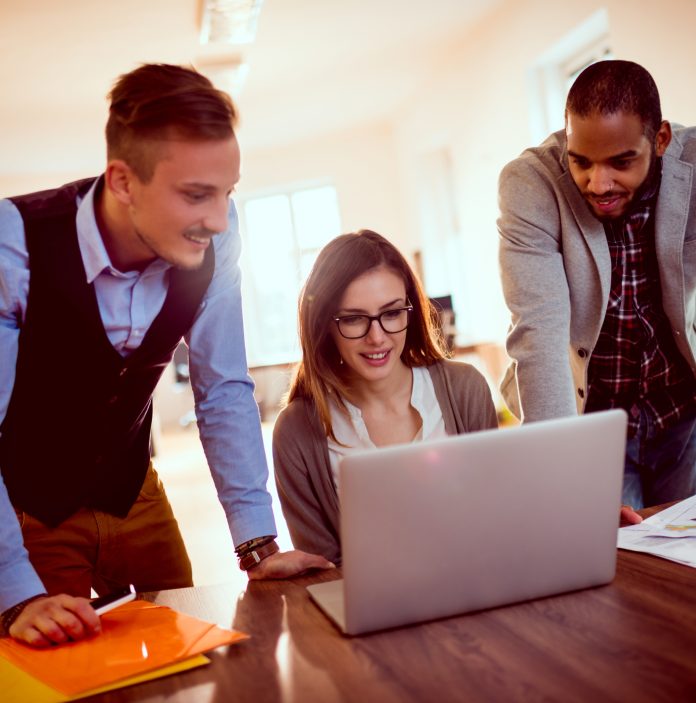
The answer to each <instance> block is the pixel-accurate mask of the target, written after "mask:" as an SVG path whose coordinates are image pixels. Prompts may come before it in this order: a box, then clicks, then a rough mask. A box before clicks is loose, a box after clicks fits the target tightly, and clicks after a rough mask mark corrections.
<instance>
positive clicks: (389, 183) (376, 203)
mask: <svg viewBox="0 0 696 703" xmlns="http://www.w3.org/2000/svg"><path fill="white" fill-rule="evenodd" d="M241 148H242V178H241V181H240V184H239V187H238V189H237V190H238V193H239V196H240V198H243V197H248V196H250V195H254V194H257V193H262V192H264V191H265V190H273V189H275V188H280V187H284V186H287V185H292V184H298V185H302V184H304V183H308V184H311V183H314V182H324V181H329V182H331V183H333V185H334V186H335V187H336V190H337V193H338V205H339V210H340V214H341V225H342V230H343V232H351V231H354V230H357V229H373V230H375V231H377V232H379V233H380V234H383V235H384V236H386V237H390V238H393V239H394V240H399V241H400V242H401V243H402V244H403V245H404V247H405V253H406V252H408V251H409V250H410V249H412V248H413V246H414V245H416V244H417V241H415V242H414V241H410V239H409V238H410V237H411V236H413V233H408V230H409V228H408V227H406V223H405V216H404V214H403V212H402V210H403V202H402V200H403V196H402V193H401V188H400V185H399V176H398V172H397V160H396V151H395V148H394V142H393V138H392V131H391V127H390V126H389V125H371V126H366V127H359V128H356V129H353V130H350V131H349V132H345V133H343V132H342V133H338V134H334V135H330V136H328V137H321V138H318V139H313V140H308V141H304V142H299V143H295V144H292V145H291V146H288V147H285V148H282V149H272V150H269V151H258V150H257V151H247V150H245V149H244V143H243V141H242V143H241ZM336 234H340V233H339V232H337V233H336Z"/></svg>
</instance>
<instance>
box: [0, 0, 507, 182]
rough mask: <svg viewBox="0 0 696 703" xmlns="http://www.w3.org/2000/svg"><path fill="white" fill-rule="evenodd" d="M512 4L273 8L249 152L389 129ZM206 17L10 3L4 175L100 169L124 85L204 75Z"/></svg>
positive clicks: (142, 1) (186, 1)
mask: <svg viewBox="0 0 696 703" xmlns="http://www.w3.org/2000/svg"><path fill="white" fill-rule="evenodd" d="M502 1H503V0H429V1H428V2H427V3H409V2H406V1H405V0H265V3H264V5H263V8H262V10H261V15H260V19H259V24H258V34H257V39H256V42H255V43H254V44H253V45H251V46H250V47H247V48H245V49H244V54H245V59H246V60H247V61H248V64H249V73H248V76H247V79H246V82H245V84H244V88H243V90H242V92H241V94H240V95H238V96H234V97H235V100H236V101H237V103H238V106H239V109H240V113H241V119H242V122H241V139H242V142H243V145H244V148H245V149H259V148H272V147H277V146H278V145H281V144H283V143H287V142H291V141H296V140H298V139H303V138H305V137H307V136H310V135H313V134H318V133H325V132H331V131H336V130H341V129H345V128H348V127H351V126H354V125H356V124H364V123H370V122H374V121H378V120H385V119H388V118H389V117H390V116H391V115H393V114H394V113H395V112H396V111H397V110H398V109H400V108H403V107H404V106H405V105H406V104H407V101H408V100H409V99H412V97H413V95H414V94H416V92H417V89H418V86H420V85H422V84H423V82H424V81H427V80H428V79H429V76H431V74H432V66H433V65H435V62H436V61H437V60H438V57H439V56H440V55H441V52H442V51H443V49H444V48H445V47H449V46H451V45H452V44H453V43H454V42H456V41H458V40H461V37H462V35H463V34H465V33H466V31H468V30H469V29H470V28H471V26H472V25H473V24H474V23H476V22H477V21H479V20H480V19H481V18H482V17H483V15H484V14H486V13H489V12H491V11H492V10H494V9H495V8H497V6H499V5H501V4H502ZM198 14H199V5H198V0H65V2H62V3H58V2H55V0H2V2H0V52H1V55H2V57H3V61H2V62H0V88H1V90H2V93H1V95H0V126H1V127H2V129H0V173H4V174H22V173H37V172H39V173H58V172H60V173H67V172H75V173H81V172H93V171H94V170H96V169H99V168H101V165H102V164H103V152H104V147H103V137H102V130H103V125H104V121H105V118H106V93H107V92H108V90H109V88H110V86H111V84H112V82H113V80H114V78H115V77H116V76H118V75H119V74H121V73H124V72H127V71H129V70H131V69H132V68H134V67H135V66H137V65H138V64H139V63H142V62H169V63H195V62H196V58H197V57H199V56H200V53H201V48H200V47H199V45H198Z"/></svg>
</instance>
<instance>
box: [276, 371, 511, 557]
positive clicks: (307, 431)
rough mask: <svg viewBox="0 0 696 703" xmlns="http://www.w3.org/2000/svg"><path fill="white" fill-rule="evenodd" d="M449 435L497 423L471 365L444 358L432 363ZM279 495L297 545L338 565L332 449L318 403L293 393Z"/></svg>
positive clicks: (283, 434)
mask: <svg viewBox="0 0 696 703" xmlns="http://www.w3.org/2000/svg"><path fill="white" fill-rule="evenodd" d="M428 371H429V372H430V376H431V378H432V380H433V386H434V388H435V395H436V397H437V400H438V402H439V404H440V408H441V410H442V417H443V419H444V423H445V431H446V432H447V434H449V435H455V434H463V433H464V432H475V431H477V430H485V429H491V428H494V427H497V426H498V421H497V417H496V412H495V407H494V405H493V399H492V397H491V392H490V389H489V388H488V384H487V383H486V380H485V379H484V378H483V376H482V375H481V374H480V373H479V372H478V371H477V370H476V369H475V368H474V367H473V366H471V365H469V364H462V363H458V362H455V361H441V362H438V363H435V364H433V365H432V366H430V367H429V368H428ZM273 465H274V469H275V479H276V485H277V486H278V496H279V497H280V503H281V505H282V508H283V515H284V516H285V519H286V521H287V523H288V528H289V530H290V536H291V538H292V542H293V544H294V545H295V547H296V548H297V549H302V550H304V551H306V552H310V553H313V554H321V555H322V556H324V557H326V558H327V559H329V560H330V561H332V562H334V563H336V564H340V561H341V545H340V537H339V504H338V494H337V492H336V487H335V485H334V482H333V478H332V474H331V464H330V462H329V449H328V443H327V440H326V435H325V433H324V429H323V427H322V424H321V422H320V420H319V415H318V413H317V411H316V408H315V406H314V403H313V402H312V401H311V400H309V399H307V398H295V399H294V400H293V401H292V402H291V403H290V404H289V405H288V406H287V407H286V408H285V409H284V410H283V411H282V412H281V413H280V415H279V416H278V419H277V420H276V424H275V429H274V431H273Z"/></svg>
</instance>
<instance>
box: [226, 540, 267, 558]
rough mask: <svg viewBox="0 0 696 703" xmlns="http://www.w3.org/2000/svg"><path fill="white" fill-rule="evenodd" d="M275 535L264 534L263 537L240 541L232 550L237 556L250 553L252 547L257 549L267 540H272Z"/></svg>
mask: <svg viewBox="0 0 696 703" xmlns="http://www.w3.org/2000/svg"><path fill="white" fill-rule="evenodd" d="M274 539H275V537H274V536H273V535H265V536H264V537H254V539H250V540H248V541H246V542H242V544H240V545H239V546H238V547H237V548H236V549H235V550H234V551H235V554H236V555H237V557H238V558H241V557H243V556H244V555H246V554H250V553H251V552H252V551H253V550H254V549H259V548H260V547H263V546H264V545H266V544H268V543H269V542H273V540H274Z"/></svg>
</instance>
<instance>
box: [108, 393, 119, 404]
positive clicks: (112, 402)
mask: <svg viewBox="0 0 696 703" xmlns="http://www.w3.org/2000/svg"><path fill="white" fill-rule="evenodd" d="M117 400H118V396H117V395H112V396H111V398H109V405H113V404H114V403H115V402H116V401H117Z"/></svg>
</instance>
